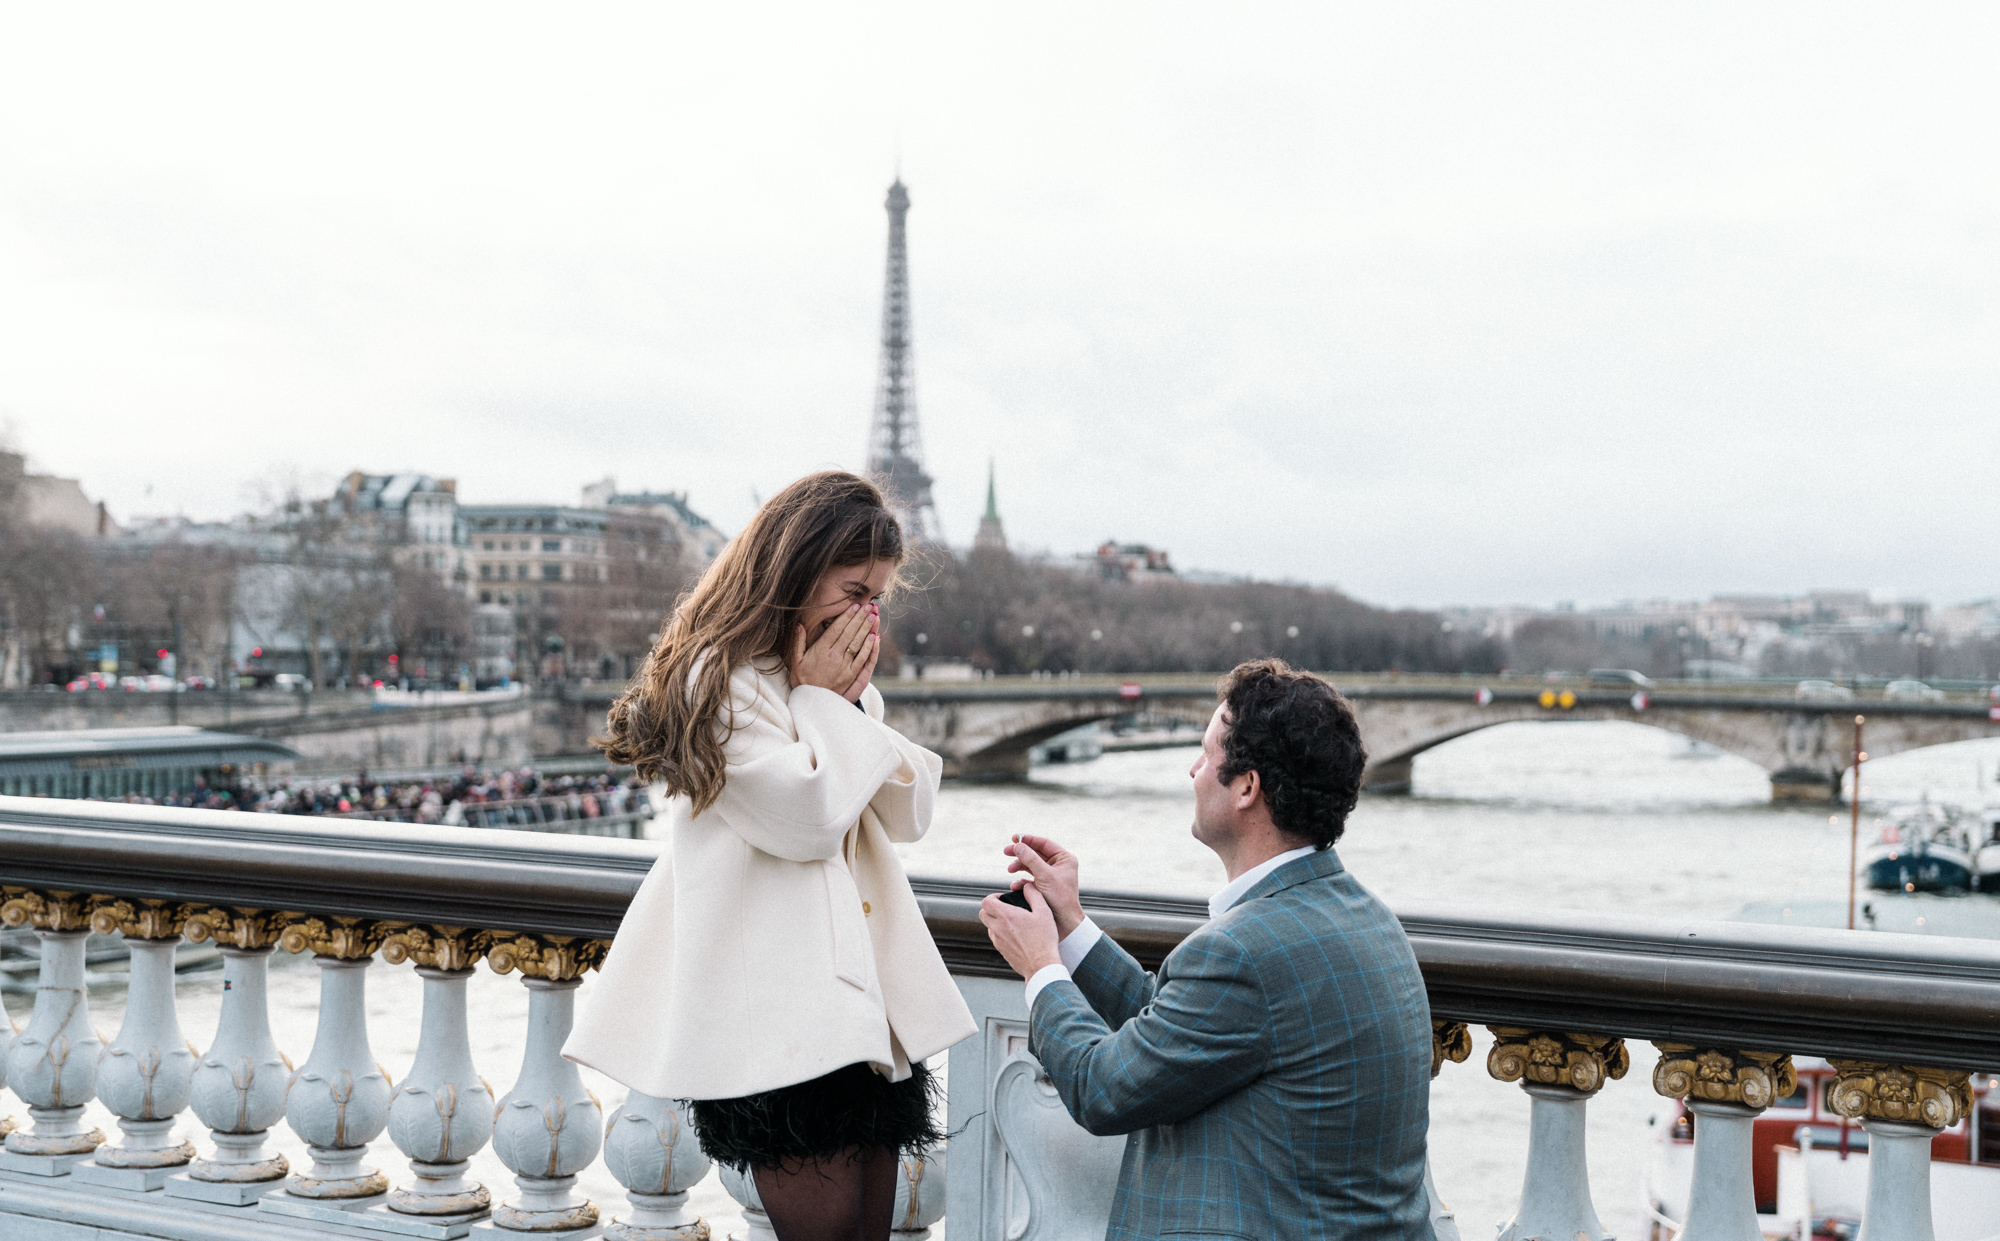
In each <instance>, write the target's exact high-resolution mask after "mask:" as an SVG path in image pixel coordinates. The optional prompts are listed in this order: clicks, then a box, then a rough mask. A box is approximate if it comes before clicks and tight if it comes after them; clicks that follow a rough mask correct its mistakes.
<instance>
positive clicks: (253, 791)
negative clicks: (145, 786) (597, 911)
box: [114, 767, 646, 824]
mask: <svg viewBox="0 0 2000 1241" xmlns="http://www.w3.org/2000/svg"><path fill="white" fill-rule="evenodd" d="M645 798H646V788H645V785H643V784H642V783H640V782H639V780H638V779H637V778H634V777H620V776H617V775H614V774H612V773H610V772H596V773H590V774H582V775H548V774H544V773H543V772H540V771H537V770H535V769H534V768H532V767H519V768H503V769H501V770H499V771H480V770H477V769H474V768H471V767H468V768H466V769H465V770H464V771H462V772H460V773H459V774H458V775H456V776H451V777H445V776H430V777H422V778H410V779H401V780H378V779H374V778H371V777H370V776H369V775H368V774H367V773H366V772H361V773H359V774H358V775H356V776H354V777H335V776H325V777H313V776H300V777H290V778H285V779H278V780H271V781H267V782H264V783H262V784H256V783H252V782H250V781H245V782H244V783H243V784H241V785H239V786H238V787H236V788H233V789H231V788H217V787H210V786H209V785H208V784H206V783H205V782H200V781H198V782H197V787H196V788H195V789H194V790H193V791H192V792H188V793H182V794H176V795H172V796H168V797H158V798H155V797H123V798H117V799H114V800H119V801H126V802H132V803H136V804H140V805H164V806H191V807H196V808H199V809H204V810H248V811H251V812H254V813H259V814H304V815H354V816H357V817H364V816H365V817H368V818H378V819H390V820H394V821H397V822H404V823H452V824H455V823H461V822H463V821H464V817H465V812H466V808H467V807H469V806H482V805H487V804H490V803H494V802H518V801H527V800H543V801H546V800H555V799H559V800H561V801H563V802H565V803H567V805H566V807H565V809H566V810H567V811H568V813H567V814H565V815H564V816H563V817H565V818H576V819H594V818H598V817H599V816H601V815H610V814H626V813H629V812H631V811H634V810H638V809H640V808H641V807H642V806H643V805H644V803H645Z"/></svg>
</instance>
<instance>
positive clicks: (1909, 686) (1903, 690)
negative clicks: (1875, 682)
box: [1882, 681, 1944, 702]
mask: <svg viewBox="0 0 2000 1241" xmlns="http://www.w3.org/2000/svg"><path fill="white" fill-rule="evenodd" d="M1882 697H1884V698H1888V699H1891V700H1893V701H1898V702H1943V701H1944V691H1943V690H1941V689H1932V688H1931V687H1930V686H1928V685H1926V684H1924V683H1923V682H1922V681H1891V682H1889V683H1888V684H1887V685H1884V686H1883V687H1882Z"/></svg>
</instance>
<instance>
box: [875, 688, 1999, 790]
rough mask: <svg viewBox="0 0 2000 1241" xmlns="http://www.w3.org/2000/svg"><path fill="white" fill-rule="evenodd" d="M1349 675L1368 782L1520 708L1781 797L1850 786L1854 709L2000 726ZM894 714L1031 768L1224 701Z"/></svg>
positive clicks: (940, 704)
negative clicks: (1738, 765)
mask: <svg viewBox="0 0 2000 1241" xmlns="http://www.w3.org/2000/svg"><path fill="white" fill-rule="evenodd" d="M1343 688H1346V689H1347V693H1348V697H1349V699H1350V700H1351V701H1352V702H1353V703H1354V706H1355V710H1356V712H1357V714H1358V715H1359V716H1360V720H1361V735H1362V739H1363V741H1364V742H1365V743H1366V744H1367V746H1368V749H1369V752H1370V753H1371V754H1372V755H1374V756H1375V758H1374V761H1373V762H1371V763H1370V764H1369V769H1368V773H1367V777H1366V780H1367V787H1369V788H1370V789H1371V790H1374V791H1376V792H1397V791H1407V790H1408V788H1409V785H1410V774H1411V770H1412V762H1413V760H1414V759H1415V758H1416V756H1417V755H1419V754H1421V753H1423V752H1424V751H1426V750H1429V749H1434V748H1435V747H1437V746H1440V745H1443V744H1444V743H1445V742H1447V741H1452V740H1455V739H1457V738H1459V737H1463V736H1466V735H1467V734H1469V733H1474V732H1478V731H1480V730H1482V729H1486V728H1491V727H1493V726H1494V725H1496V724H1508V723H1514V722H1517V721H1522V720H1624V721H1627V722H1630V723H1637V724H1644V725H1647V726H1649V727H1652V728H1657V729H1660V730H1662V731H1665V732H1669V733H1674V734H1677V735H1679V736H1683V737H1689V738H1692V739H1694V740H1696V741H1701V742H1705V743H1707V744H1709V745H1712V746H1714V747H1715V748H1716V749H1718V750H1722V751H1724V752H1726V753H1729V754H1734V755H1737V756H1739V757H1741V758H1745V759H1748V760H1749V761H1751V762H1753V763H1756V764H1757V765H1758V766H1759V767H1761V768H1763V770H1764V771H1765V773H1766V774H1767V775H1768V776H1769V778H1770V781H1771V796H1772V799H1773V800H1776V801H1820V802H1825V801H1829V800H1838V799H1839V797H1840V788H1841V778H1842V776H1843V775H1844V774H1845V773H1846V770H1847V767H1848V765H1849V763H1850V761H1851V758H1852V754H1853V729H1854V723H1853V721H1854V714H1855V711H1856V710H1857V709H1859V710H1862V711H1865V712H1867V713H1868V716H1869V723H1868V735H1867V748H1868V752H1869V753H1870V754H1873V755H1875V756H1877V757H1885V756H1887V755H1890V754H1899V753H1902V752H1904V751H1907V750H1915V749H1921V748H1924V747H1926V746H1932V745H1941V744H1945V743H1947V742H1953V741H1967V740H1972V739H1975V738H1979V737H1990V736H2000V717H1994V716H1989V714H1988V712H1987V709H1986V708H1985V707H1984V706H1971V705H1966V704H1944V703H1879V702H1870V703H1866V704H1855V703H1828V702H1799V701H1795V700H1793V699H1791V698H1789V697H1776V696H1770V695H1759V694H1756V693H1751V692H1742V693H1735V694H1716V693H1707V692H1704V693H1687V692H1678V693H1666V692H1662V693H1658V694H1655V695H1652V696H1651V697H1647V696H1640V697H1636V698H1635V697H1630V696H1628V695H1627V694H1625V693H1620V692H1599V691H1589V690H1586V691H1583V692H1574V691H1571V692H1569V693H1567V695H1566V696H1567V697H1569V698H1570V700H1571V704H1572V705H1571V706H1569V707H1567V708H1560V707H1556V706H1553V705H1552V706H1547V707H1545V706H1543V705H1542V702H1541V697H1542V693H1543V691H1542V690H1541V689H1540V688H1527V687H1520V688H1515V687H1507V688H1503V689H1499V690H1480V691H1478V692H1477V694H1475V693H1474V692H1473V690H1471V689H1470V688H1467V689H1457V688H1443V687H1427V686H1397V685H1387V686H1383V685H1356V686H1351V687H1343ZM883 697H884V699H885V700H886V705H887V709H888V723H889V725H890V727H892V728H895V729H896V730H897V731H899V732H901V733H902V734H903V735H904V736H907V737H909V738H911V739H912V740H914V741H916V742H917V743H918V744H920V745H923V746H926V747H928V748H930V749H931V750H933V751H935V752H936V753H938V754H939V755H941V756H942V757H943V758H944V760H945V772H946V774H947V775H950V776H956V777H961V778H972V779H979V778H1001V779H1007V778H1016V779H1017V778H1020V777H1022V776H1025V775H1027V772H1028V751H1029V749H1030V748H1031V747H1033V746H1035V745H1037V744H1038V743H1040V742H1042V741H1046V740H1048V739H1049V738H1050V737H1053V736H1055V735H1056V734H1058V733H1061V732H1065V731H1067V730H1069V729H1072V728H1075V727H1077V726H1078V725H1080V724H1087V723H1091V722H1093V721H1099V720H1106V719H1113V718H1116V717H1118V716H1121V715H1128V714H1131V713H1132V712H1134V711H1135V710H1140V711H1144V712H1146V713H1148V714H1150V715H1154V716H1164V717H1169V718H1178V719H1183V720H1186V721H1187V722H1188V723H1191V724H1205V723H1206V722H1207V720H1208V717H1209V715H1210V714H1211V713H1212V712H1213V711H1214V710H1215V691H1214V688H1213V687H1212V686H1210V685H1207V684H1201V685H1195V684H1177V685H1173V686H1156V685H1148V686H1147V687H1146V688H1145V690H1144V691H1143V697H1141V698H1140V699H1138V700H1136V701H1135V700H1132V699H1127V698H1123V697H1121V695H1120V693H1119V691H1118V690H1117V689H1116V688H1115V687H1105V686H1102V685H1099V686H1082V685H1068V684H1053V685H1046V686H1042V685H1037V686H967V687H965V688H962V689H956V688H955V689H946V688H943V687H936V688H931V687H914V686H913V687H908V688H905V687H901V686H894V687H888V686H885V687H884V688H883Z"/></svg>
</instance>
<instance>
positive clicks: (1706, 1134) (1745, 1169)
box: [1653, 1043, 1799, 1241]
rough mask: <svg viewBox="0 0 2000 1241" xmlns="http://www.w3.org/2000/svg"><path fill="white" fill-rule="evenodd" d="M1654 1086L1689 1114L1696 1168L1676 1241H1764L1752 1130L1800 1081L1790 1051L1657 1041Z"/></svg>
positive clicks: (1795, 1088)
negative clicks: (1752, 1163)
mask: <svg viewBox="0 0 2000 1241" xmlns="http://www.w3.org/2000/svg"><path fill="white" fill-rule="evenodd" d="M1653 1045H1654V1046H1655V1047H1658V1048H1659V1049H1660V1062H1659V1064H1658V1065H1657V1066H1656V1067H1655V1068H1654V1069H1653V1089H1654V1090H1657V1091H1658V1092H1659V1093H1661V1094H1663V1095H1665V1096H1666V1097H1667V1098H1669V1099H1686V1100H1687V1105H1688V1110H1689V1111H1691V1112H1693V1113H1694V1117H1695V1126H1694V1171H1693V1172H1692V1174H1691V1182H1690V1185H1689V1190H1688V1206H1687V1217H1686V1218H1685V1219H1683V1220H1682V1221H1681V1230H1680V1233H1679V1235H1678V1237H1677V1238H1676V1241H1762V1238H1763V1235H1764V1232H1763V1228H1762V1226H1761V1225H1760V1224H1759V1222H1758V1219H1757V1189H1756V1186H1755V1184H1754V1183H1753V1182H1752V1180H1751V1168H1750V1155H1751V1136H1752V1131H1753V1129H1754V1128H1755V1125H1756V1121H1757V1114H1758V1113H1759V1112H1761V1111H1763V1110H1764V1109H1765V1108H1767V1107H1769V1106H1771V1104H1772V1103H1773V1102H1774V1101H1776V1100H1778V1099H1782V1098H1784V1097H1785V1096H1786V1095H1789V1094H1791V1093H1792V1092H1793V1091H1794V1090H1797V1089H1798V1087H1799V1077H1798V1073H1797V1072H1796V1071H1795V1070H1794V1069H1793V1068H1792V1061H1791V1057H1789V1056H1781V1055H1778V1054H1776V1053H1774V1052H1759V1051H1728V1050H1721V1049H1718V1048H1713V1047H1696V1046H1695V1045H1693V1044H1691V1043H1655V1044H1653Z"/></svg>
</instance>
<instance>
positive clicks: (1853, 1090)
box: [1827, 1057, 1972, 1129]
mask: <svg viewBox="0 0 2000 1241" xmlns="http://www.w3.org/2000/svg"><path fill="white" fill-rule="evenodd" d="M1827 1063H1828V1064H1831V1065H1832V1066H1833V1067H1834V1068H1835V1069H1836V1070H1838V1071H1839V1076H1837V1077H1835V1078H1834V1079H1833V1087H1832V1089H1831V1090H1829V1091H1828V1092H1827V1102H1828V1104H1829V1106H1831V1107H1832V1108H1833V1110H1834V1111H1835V1112H1836V1113H1838V1114H1840V1115H1842V1116H1846V1117H1849V1118H1850V1119H1854V1120H1892V1121H1901V1122H1903V1123H1905V1124H1919V1125H1929V1126H1930V1127H1931V1128H1933V1129H1949V1128H1950V1127H1951V1126H1953V1125H1955V1124H1957V1123H1958V1122H1959V1121H1960V1120H1962V1119H1964V1118H1965V1117H1967V1116H1970V1115H1971V1114H1972V1084H1971V1075H1970V1074H1969V1073H1966V1072H1964V1071H1963V1070H1959V1069H1932V1068H1912V1067H1909V1066H1906V1065H1900V1064H1878V1063H1876V1062H1874V1061H1872V1060H1836V1059H1833V1058H1831V1057H1829V1058H1828V1060H1827Z"/></svg>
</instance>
